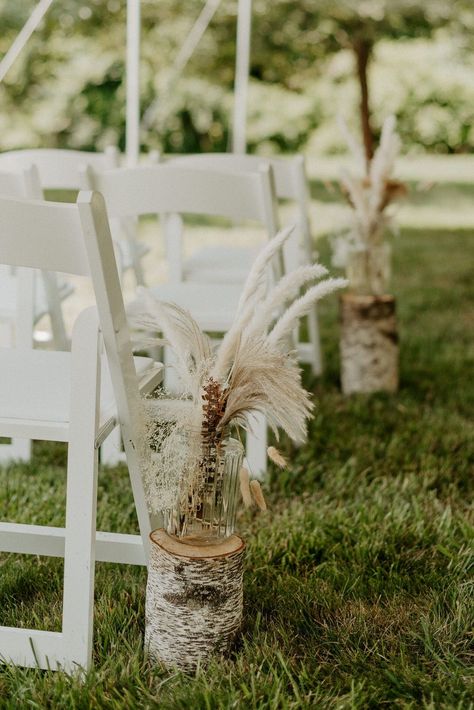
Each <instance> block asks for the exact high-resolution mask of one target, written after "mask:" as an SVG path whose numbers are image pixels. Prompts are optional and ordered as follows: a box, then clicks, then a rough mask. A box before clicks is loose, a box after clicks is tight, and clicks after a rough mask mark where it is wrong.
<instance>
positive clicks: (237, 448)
mask: <svg viewBox="0 0 474 710" xmlns="http://www.w3.org/2000/svg"><path fill="white" fill-rule="evenodd" d="M243 456H244V449H243V446H242V444H241V443H240V442H239V441H237V440H236V439H232V438H226V439H223V440H222V441H221V442H220V443H219V444H218V445H217V446H215V447H212V448H211V449H205V450H204V451H202V450H201V451H200V453H199V455H197V456H191V461H190V463H189V465H188V470H187V471H186V475H185V476H184V477H183V480H182V482H181V486H180V490H179V494H178V497H177V500H176V504H175V506H174V507H173V508H171V509H169V510H167V511H165V512H164V527H165V529H166V531H167V532H168V533H169V534H170V535H175V536H176V537H180V538H181V537H188V536H191V537H193V538H197V537H199V538H200V540H201V541H202V542H206V543H212V542H216V543H217V542H220V541H221V540H222V539H223V538H226V537H229V536H230V535H232V534H233V532H234V530H235V520H236V515H237V504H238V501H239V495H240V486H239V474H240V469H241V467H242V461H243ZM193 459H194V460H193Z"/></svg>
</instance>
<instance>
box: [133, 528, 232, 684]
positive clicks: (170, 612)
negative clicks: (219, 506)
mask: <svg viewBox="0 0 474 710" xmlns="http://www.w3.org/2000/svg"><path fill="white" fill-rule="evenodd" d="M150 540H151V556H150V567H149V570H148V584H147V590H146V627H145V649H146V651H147V653H148V656H149V658H151V659H152V660H153V661H155V662H159V663H163V664H164V665H165V666H167V667H169V668H178V669H180V670H183V671H194V670H195V669H196V668H197V666H198V664H199V663H203V662H205V661H207V660H208V659H209V658H210V657H211V656H212V655H214V654H223V653H225V652H226V651H227V650H228V649H229V646H230V644H231V643H232V641H233V639H234V638H235V636H236V634H237V632H238V630H239V628H240V626H241V622H242V608H243V588H242V579H243V551H244V548H245V544H244V542H243V540H242V539H241V538H240V537H238V536H237V535H232V536H231V537H229V538H226V539H225V540H223V541H222V542H220V543H217V544H206V543H205V541H204V544H203V541H202V540H200V539H199V538H196V537H195V538H191V537H189V538H181V539H178V538H176V537H172V536H170V535H168V534H167V533H166V532H165V531H164V530H155V531H154V532H152V534H151V536H150Z"/></svg>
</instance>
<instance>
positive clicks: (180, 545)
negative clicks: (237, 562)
mask: <svg viewBox="0 0 474 710" xmlns="http://www.w3.org/2000/svg"><path fill="white" fill-rule="evenodd" d="M150 540H151V542H152V543H153V544H155V545H158V547H161V548H162V549H163V550H165V551H166V552H168V553H170V554H172V555H177V556H178V557H187V558H192V559H206V558H216V557H225V556H227V555H233V554H235V553H236V552H240V551H241V550H243V548H244V547H245V543H244V541H243V540H242V538H241V537H239V536H238V535H231V536H230V537H228V538H226V539H225V540H222V541H220V542H218V543H213V542H209V540H208V539H207V540H206V538H199V537H191V536H189V537H183V538H177V537H173V536H172V535H168V533H167V532H166V530H163V529H160V530H154V531H153V532H152V533H151V534H150Z"/></svg>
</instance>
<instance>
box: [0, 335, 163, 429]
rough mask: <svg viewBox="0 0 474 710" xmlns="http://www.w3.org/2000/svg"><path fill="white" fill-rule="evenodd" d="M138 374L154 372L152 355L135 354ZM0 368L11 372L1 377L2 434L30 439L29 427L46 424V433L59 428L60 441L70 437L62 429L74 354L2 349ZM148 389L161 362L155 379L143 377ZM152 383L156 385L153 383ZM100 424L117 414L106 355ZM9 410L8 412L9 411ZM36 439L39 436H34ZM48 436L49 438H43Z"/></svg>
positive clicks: (0, 414)
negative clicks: (23, 432) (22, 433)
mask: <svg viewBox="0 0 474 710" xmlns="http://www.w3.org/2000/svg"><path fill="white" fill-rule="evenodd" d="M134 360H135V368H136V371H137V375H138V377H139V380H140V378H142V377H143V378H144V376H145V375H147V374H150V373H153V372H154V370H153V366H154V364H155V363H154V362H153V360H152V359H151V358H146V357H136V358H134ZM0 370H1V372H8V377H2V378H1V380H0V436H12V435H13V434H11V433H10V432H11V431H14V435H15V436H21V434H20V433H19V432H20V431H21V430H22V428H24V431H25V437H26V438H29V436H30V431H29V430H30V428H31V427H32V426H33V423H34V426H35V428H36V429H37V427H38V424H44V425H45V429H44V430H45V432H47V431H51V432H53V431H54V430H55V428H56V429H57V430H58V437H59V438H58V439H51V440H58V441H64V440H67V436H66V435H65V434H64V433H63V434H60V432H61V431H63V432H67V424H68V421H69V411H70V401H69V400H70V391H71V354H70V353H68V352H53V353H52V352H47V351H41V350H24V351H20V350H16V351H15V350H9V349H3V348H2V349H0ZM144 380H145V381H146V383H147V388H148V391H150V389H152V388H154V386H156V385H157V384H159V382H160V380H161V365H157V367H156V378H155V380H156V381H154V382H153V383H150V378H144ZM151 385H153V387H152V386H151ZM100 404H101V411H100V426H103V424H104V423H105V421H106V420H108V419H110V417H112V416H115V401H114V394H113V389H112V383H111V380H110V376H109V372H108V367H107V364H106V358H105V355H104V356H103V358H102V377H101V395H100ZM7 413H8V414H7ZM34 438H40V437H39V436H37V435H35V436H34ZM44 438H48V437H46V436H45V437H44Z"/></svg>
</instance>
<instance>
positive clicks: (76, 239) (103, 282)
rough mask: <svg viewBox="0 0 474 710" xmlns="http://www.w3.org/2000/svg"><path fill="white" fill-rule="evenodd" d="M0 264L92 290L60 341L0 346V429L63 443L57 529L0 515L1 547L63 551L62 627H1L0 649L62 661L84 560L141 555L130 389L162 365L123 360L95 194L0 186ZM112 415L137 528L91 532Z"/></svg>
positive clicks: (119, 307)
mask: <svg viewBox="0 0 474 710" xmlns="http://www.w3.org/2000/svg"><path fill="white" fill-rule="evenodd" d="M0 263H1V264H7V265H9V266H13V267H15V268H20V267H25V268H26V267H28V268H36V269H49V270H52V271H60V272H65V273H69V274H75V275H81V276H90V277H91V278H92V283H93V287H94V291H95V297H96V303H97V309H96V308H90V309H87V310H86V311H84V312H83V313H82V314H81V315H80V316H79V318H78V319H77V321H76V324H75V326H74V330H73V336H72V350H71V352H57V351H47V350H41V351H40V350H27V349H24V350H21V349H20V350H18V349H15V348H4V349H0V371H1V372H3V373H8V376H4V377H2V378H1V380H0V436H7V437H26V438H32V439H44V440H52V441H64V442H67V443H68V463H67V488H66V525H65V528H57V527H48V526H38V525H26V524H23V523H11V522H6V521H4V522H1V523H0V550H3V551H7V552H13V553H26V554H35V555H47V556H55V557H64V591H63V619H62V630H61V632H51V631H44V630H40V629H27V628H16V627H5V626H0V658H1V660H2V661H4V662H10V663H15V664H18V665H23V666H31V667H35V666H39V667H40V668H52V669H55V668H58V667H61V668H63V669H65V670H66V671H68V672H72V671H74V670H75V669H77V668H78V667H81V668H85V669H87V668H88V667H89V666H90V664H91V658H92V629H93V600H94V564H95V561H96V560H99V561H101V560H103V561H110V562H125V563H130V564H145V563H146V560H147V555H148V534H149V530H150V521H149V516H148V512H147V507H146V503H145V498H144V492H143V486H142V480H141V476H140V461H139V422H140V415H141V409H140V400H139V397H140V391H141V392H142V393H144V392H150V391H151V390H152V389H154V388H155V387H156V386H157V384H158V383H159V381H160V379H161V367H160V366H155V365H154V363H153V362H152V361H150V360H149V359H148V358H135V360H134V359H133V356H132V349H131V343H130V338H129V332H128V326H127V321H126V317H125V310H124V305H123V300H122V294H121V289H120V283H119V278H118V273H117V267H116V264H115V260H114V252H113V245H112V239H111V235H110V230H109V226H108V221H107V215H106V212H105V206H104V203H103V199H102V197H101V196H100V195H98V194H96V193H91V192H85V193H80V195H79V197H78V201H77V204H64V203H62V204H61V203H53V202H40V201H20V200H12V199H7V198H3V197H0ZM99 324H100V329H99ZM102 342H103V344H104V346H105V348H104V349H105V355H103V354H102ZM138 378H140V380H139V379H138ZM117 421H119V422H120V426H121V429H122V434H123V439H124V442H125V451H126V455H127V463H128V468H129V474H130V481H131V486H132V490H133V495H134V501H135V507H136V511H137V517H138V521H139V526H140V532H141V535H125V534H118V533H117V534H116V533H114V534H113V533H107V532H96V498H97V469H98V447H99V445H100V444H101V442H102V441H103V440H104V439H105V438H106V437H107V436H108V435H109V433H110V432H111V431H112V430H113V429H114V427H115V426H116V424H117ZM0 615H1V612H0Z"/></svg>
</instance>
